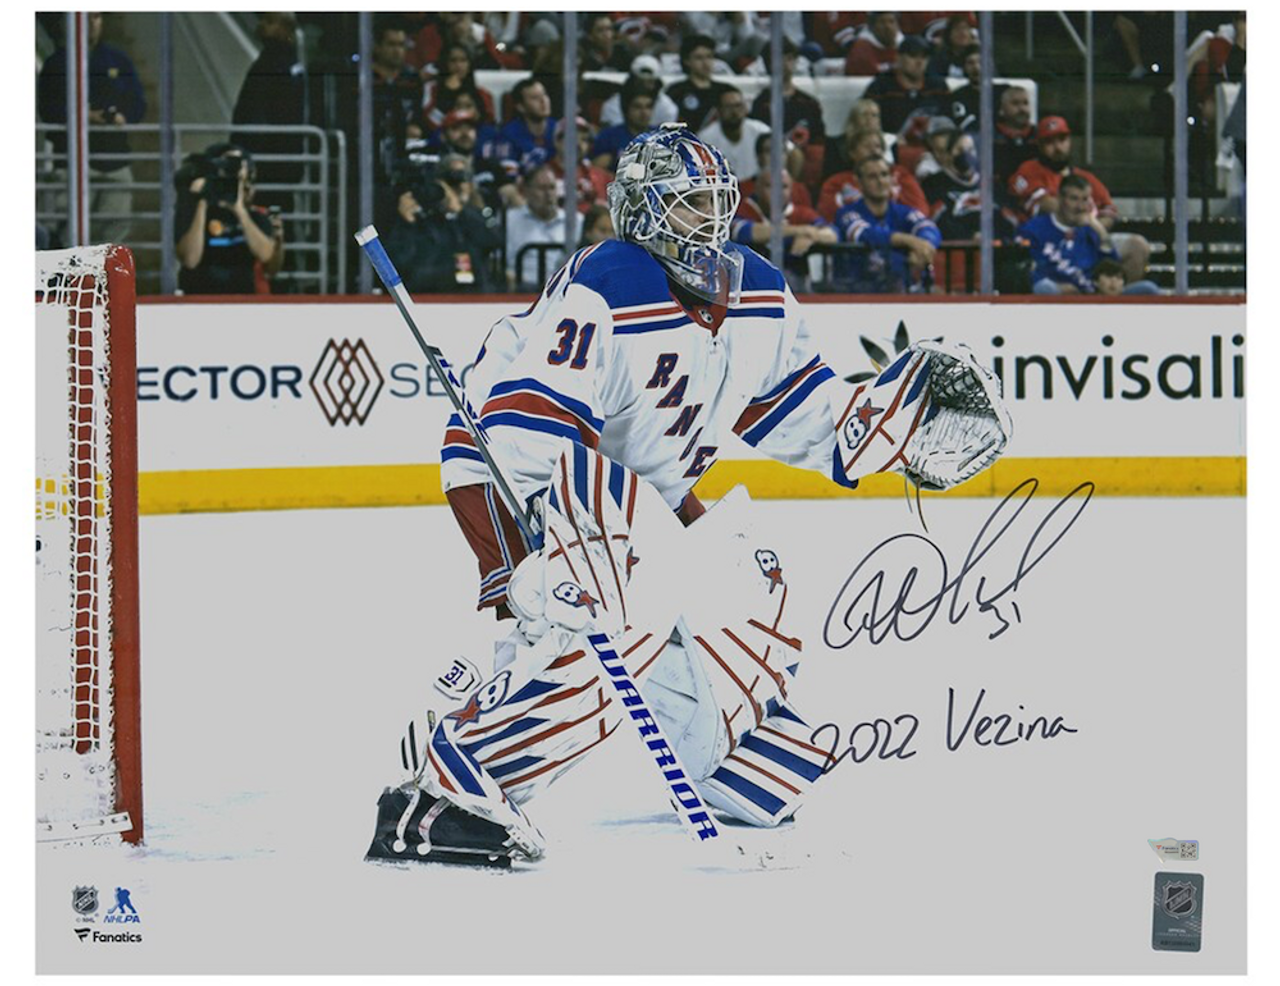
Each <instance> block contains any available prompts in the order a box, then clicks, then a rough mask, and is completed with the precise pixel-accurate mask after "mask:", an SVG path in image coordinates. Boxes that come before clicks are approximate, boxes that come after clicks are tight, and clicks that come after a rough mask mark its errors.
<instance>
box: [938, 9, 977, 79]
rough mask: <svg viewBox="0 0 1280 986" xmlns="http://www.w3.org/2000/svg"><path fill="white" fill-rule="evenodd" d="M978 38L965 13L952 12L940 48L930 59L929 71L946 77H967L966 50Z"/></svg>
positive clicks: (943, 32)
mask: <svg viewBox="0 0 1280 986" xmlns="http://www.w3.org/2000/svg"><path fill="white" fill-rule="evenodd" d="M976 38H977V33H976V32H975V31H974V30H973V26H972V25H971V24H970V23H969V18H968V16H967V15H965V14H952V15H951V16H950V17H948V18H947V26H946V27H945V28H944V29H943V31H942V37H941V39H940V43H939V46H938V50H937V51H935V52H934V53H933V57H932V58H930V59H929V68H928V71H929V72H931V73H932V74H934V75H940V76H942V77H943V78H944V79H963V78H965V71H964V59H965V52H966V50H967V49H968V48H969V46H970V45H972V44H973V43H974V40H975V39H976Z"/></svg>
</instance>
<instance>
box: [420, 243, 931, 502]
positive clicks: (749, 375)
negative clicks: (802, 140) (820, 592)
mask: <svg viewBox="0 0 1280 986" xmlns="http://www.w3.org/2000/svg"><path fill="white" fill-rule="evenodd" d="M726 249H727V250H740V252H741V253H742V255H743V260H744V272H743V284H742V292H741V296H740V299H739V300H738V301H737V303H736V304H733V305H731V306H729V307H727V308H725V307H722V306H710V305H708V306H705V307H694V308H691V309H690V308H685V307H684V306H682V305H681V304H679V303H678V302H677V301H676V300H675V299H674V298H673V296H672V293H671V289H670V287H669V283H668V279H667V276H666V274H665V272H664V271H663V268H662V267H661V266H660V265H659V264H658V262H657V261H655V260H654V259H653V258H652V257H651V256H650V255H649V254H648V253H647V252H646V251H645V250H644V249H642V248H641V247H638V246H635V245H632V244H628V243H623V242H619V241H614V240H610V241H606V242H604V243H601V244H598V245H596V246H593V247H588V248H586V249H584V250H581V251H579V252H578V253H577V254H575V255H574V256H573V258H572V259H571V260H570V261H569V262H568V263H567V264H566V265H565V266H564V267H563V268H561V270H560V271H559V272H558V273H557V274H556V275H555V276H554V277H552V278H551V279H550V281H549V282H548V284H547V286H546V288H545V290H544V291H543V293H542V295H541V296H540V297H539V298H538V300H537V302H536V303H535V304H534V305H533V307H532V308H530V309H529V310H528V311H526V312H524V313H523V314H520V315H514V316H510V317H507V318H504V319H502V320H501V321H499V322H498V323H497V324H496V325H494V327H493V328H492V329H491V330H490V332H489V334H488V337H487V338H486V339H485V343H484V346H483V347H482V349H481V350H480V353H479V356H478V357H477V360H476V362H475V364H474V366H473V367H472V368H471V370H470V372H469V374H468V377H467V383H466V389H467V396H468V398H469V400H470V402H471V404H472V406H473V407H475V408H477V409H478V411H479V413H480V424H481V426H482V428H483V429H484V432H485V434H486V436H487V437H488V439H489V441H490V443H491V446H492V450H493V453H494V456H495V459H496V460H497V461H498V462H499V463H501V464H502V468H503V469H504V471H506V472H507V478H508V479H509V480H510V481H511V482H512V483H513V485H514V487H515V490H516V492H517V494H518V495H519V496H520V497H521V498H522V499H527V498H528V497H530V496H532V495H534V494H535V493H537V492H538V491H540V490H541V489H543V488H545V487H546V485H547V482H548V480H549V479H550V476H551V470H552V468H553V466H554V464H555V462H556V461H557V459H558V458H559V456H560V454H561V453H562V452H563V451H565V450H566V447H567V445H568V444H571V443H573V442H581V443H582V444H584V445H586V446H588V447H589V448H593V449H598V450H599V451H600V452H601V453H602V454H604V455H606V456H608V457H609V458H610V459H612V460H614V461H616V462H619V463H621V464H622V465H624V466H626V467H627V468H629V469H631V470H633V471H634V472H636V473H637V474H638V475H639V476H640V477H641V478H642V479H644V480H646V481H648V482H649V483H651V484H652V485H653V486H654V487H655V488H656V489H657V490H658V492H659V493H661V495H662V497H663V499H664V500H665V501H666V502H667V504H668V505H669V506H670V507H671V508H672V509H678V508H679V507H680V505H681V504H682V502H683V501H684V499H685V497H686V496H687V494H688V493H689V491H690V490H691V489H692V488H693V486H694V484H695V483H696V482H697V481H698V479H699V478H700V477H701V476H702V475H703V474H704V473H706V471H707V470H708V469H710V468H711V466H712V465H714V464H715V462H716V460H717V459H718V458H719V457H720V456H721V455H723V454H724V450H725V446H726V442H727V441H731V439H729V438H728V436H729V433H730V431H733V432H735V433H736V434H738V435H739V436H740V437H741V438H742V439H743V440H744V441H745V442H747V444H749V445H752V446H754V447H756V448H758V449H759V450H760V451H761V452H763V453H765V454H767V455H769V456H771V457H773V458H776V459H779V460H781V461H783V462H786V463H788V464H790V465H794V466H800V467H803V468H807V469H814V470H818V471H820V472H822V473H824V474H825V475H828V476H830V477H831V478H832V479H833V480H834V481H835V482H837V483H841V484H843V485H846V486H853V485H855V484H856V480H853V479H851V478H849V476H850V472H851V471H848V470H846V469H845V468H844V466H843V464H842V457H841V454H840V453H839V451H838V449H837V444H838V443H837V429H838V426H839V425H840V424H841V423H842V422H841V417H842V415H843V414H844V412H845V409H846V407H847V406H848V404H849V402H850V399H851V397H852V394H853V393H854V388H853V387H851V386H850V385H848V384H845V383H843V382H842V381H840V380H838V379H835V375H834V374H833V373H832V371H831V370H830V369H829V368H828V367H827V366H826V364H825V363H823V361H822V358H821V357H820V356H819V355H818V353H817V352H816V351H814V348H813V345H812V341H811V340H810V338H809V333H808V330H807V329H806V327H805V324H804V319H803V317H802V315H801V314H800V310H799V306H798V304H797V302H796V300H795V298H794V296H793V295H792V294H791V292H790V290H789V289H788V288H787V286H786V284H785V282H784V280H783V277H782V275H781V274H780V273H779V272H778V270H777V269H776V268H774V267H773V266H772V265H771V264H769V263H768V262H766V261H765V260H763V259H762V258H760V257H759V256H757V255H756V254H755V253H753V252H751V251H750V250H743V249H741V248H739V247H737V246H736V245H734V244H728V245H727V246H726ZM919 382H920V384H921V386H922V385H923V383H924V380H923V376H921V378H920V381H919ZM919 393H920V387H917V388H916V391H915V393H914V394H910V395H909V396H910V399H911V401H912V402H914V401H915V400H916V398H917V397H918V396H919ZM846 416H847V415H846ZM441 459H442V462H443V469H442V479H443V484H444V488H445V490H446V491H447V490H452V489H455V488H458V487H463V486H468V485H472V484H476V483H486V482H489V481H490V476H489V473H488V469H487V468H486V467H485V465H484V463H483V461H482V460H481V458H480V455H479V453H478V452H477V451H476V449H475V446H474V443H473V442H472V440H471V438H470V436H469V435H468V433H467V432H466V430H465V429H464V428H463V427H462V423H461V421H460V420H458V419H457V417H456V416H455V417H454V418H452V419H451V420H450V422H449V425H448V428H447V430H446V434H445V440H444V447H443V451H442V456H441ZM881 464H882V463H877V466H878V465H881ZM861 471H865V470H861Z"/></svg>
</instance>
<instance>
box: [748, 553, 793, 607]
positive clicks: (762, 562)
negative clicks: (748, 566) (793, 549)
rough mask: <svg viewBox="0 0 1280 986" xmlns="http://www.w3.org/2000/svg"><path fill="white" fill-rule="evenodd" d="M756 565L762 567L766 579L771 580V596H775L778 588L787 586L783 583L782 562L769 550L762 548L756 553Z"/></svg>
mask: <svg viewBox="0 0 1280 986" xmlns="http://www.w3.org/2000/svg"><path fill="white" fill-rule="evenodd" d="M756 564H757V565H759V566H760V571H761V572H763V573H764V577H765V578H767V579H768V580H769V595H771V596H772V595H773V590H774V589H776V588H777V587H778V586H785V585H786V584H787V583H785V582H783V581H782V562H780V561H778V556H777V555H775V554H774V553H773V552H772V551H769V550H768V549H767V548H761V549H760V550H759V551H757V552H756Z"/></svg>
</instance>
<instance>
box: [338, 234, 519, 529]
mask: <svg viewBox="0 0 1280 986" xmlns="http://www.w3.org/2000/svg"><path fill="white" fill-rule="evenodd" d="M356 242H357V243H359V244H360V249H362V250H363V251H364V255H365V256H366V257H368V258H369V263H371V264H372V265H373V269H374V270H375V271H376V272H377V274H378V279H379V280H381V281H382V284H383V286H384V287H385V288H386V289H387V293H388V294H390V295H391V299H392V300H393V301H394V302H395V303H396V307H397V308H399V309H400V314H401V316H403V317H404V321H405V324H406V325H408V326H409V331H410V332H412V333H413V338H414V339H416V340H417V342H418V346H419V348H420V349H421V350H422V354H423V355H424V356H426V358H427V362H428V363H429V364H430V365H431V369H432V370H434V371H435V374H436V376H437V377H439V378H440V381H441V383H442V384H443V385H444V391H445V394H446V395H448V397H449V401H450V403H452V404H453V407H454V410H455V411H457V412H458V417H459V418H461V419H462V425H463V427H464V428H466V429H467V434H469V435H470V436H471V440H472V441H473V442H475V443H476V451H478V452H479V453H480V457H481V458H482V459H483V460H484V464H485V465H486V466H488V467H489V472H490V473H491V474H492V475H493V481H494V484H495V485H496V486H497V487H498V495H499V496H501V497H502V502H503V504H504V505H505V506H506V508H507V510H508V511H510V513H511V516H512V517H514V518H515V521H516V524H517V525H519V527H520V533H521V534H523V535H524V539H525V542H526V543H527V544H530V545H533V544H537V542H538V538H537V534H536V533H535V531H534V523H533V519H532V518H531V517H530V516H529V513H528V512H527V511H526V510H525V508H524V507H523V506H521V504H520V501H519V500H517V499H516V495H515V492H514V491H513V490H512V489H511V487H510V486H509V485H508V484H507V480H506V477H505V476H503V475H502V472H501V471H500V470H499V469H498V465H497V463H496V462H494V461H493V454H492V453H491V452H490V451H489V442H488V440H487V439H486V438H485V437H484V431H483V429H482V427H481V425H480V416H479V415H477V414H476V413H475V411H474V410H473V409H472V407H471V404H470V403H469V402H468V401H467V399H466V397H464V396H463V392H462V384H460V383H459V382H458V380H457V378H456V377H455V376H454V375H453V369H452V367H450V366H449V361H448V360H447V359H445V356H444V353H443V352H441V351H440V350H439V349H438V348H437V347H435V346H432V345H430V344H429V343H428V342H427V340H426V339H424V338H423V336H422V332H421V331H419V329H418V323H417V322H415V321H414V319H413V314H412V312H410V311H409V302H410V300H411V299H410V298H409V292H408V291H407V290H405V286H404V281H403V280H402V279H401V277H400V272H399V271H397V270H396V266H395V264H393V263H392V262H391V258H390V257H388V256H387V251H386V249H385V248H384V247H383V245H382V240H380V239H379V238H378V230H377V229H376V228H375V227H373V226H366V227H365V228H364V229H362V230H360V232H358V233H356Z"/></svg>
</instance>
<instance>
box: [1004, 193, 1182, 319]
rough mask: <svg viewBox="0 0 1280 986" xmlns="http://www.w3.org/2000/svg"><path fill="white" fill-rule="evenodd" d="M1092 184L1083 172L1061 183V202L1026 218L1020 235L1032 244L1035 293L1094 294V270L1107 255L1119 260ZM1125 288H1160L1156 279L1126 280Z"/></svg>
mask: <svg viewBox="0 0 1280 986" xmlns="http://www.w3.org/2000/svg"><path fill="white" fill-rule="evenodd" d="M1097 213H1098V210H1097V207H1096V206H1095V205H1094V202H1093V189H1092V187H1091V186H1090V184H1089V182H1088V181H1087V180H1085V179H1084V178H1083V177H1081V176H1080V175H1067V176H1066V177H1065V178H1063V179H1062V183H1061V185H1059V186H1058V203H1057V208H1056V209H1054V210H1053V211H1052V212H1049V211H1047V210H1044V209H1042V210H1041V211H1040V212H1039V213H1037V214H1036V215H1035V217H1033V218H1032V219H1030V220H1028V221H1027V222H1025V223H1023V224H1022V226H1021V228H1019V230H1018V235H1019V236H1020V237H1022V238H1023V239H1025V240H1026V241H1027V243H1028V245H1029V246H1030V249H1031V260H1032V263H1033V265H1034V266H1033V267H1032V270H1031V290H1032V291H1033V292H1034V293H1035V294H1094V293H1095V292H1096V291H1097V285H1096V284H1095V282H1094V270H1095V269H1096V268H1097V266H1098V264H1099V263H1101V262H1102V261H1104V260H1111V261H1118V260H1119V255H1118V253H1117V252H1116V247H1115V244H1114V243H1113V242H1112V240H1111V232H1110V230H1108V229H1107V227H1106V226H1104V225H1103V224H1102V223H1101V222H1100V221H1099V219H1098V214H1097ZM1122 293H1124V294H1158V293H1159V288H1157V287H1156V285H1155V284H1153V283H1152V282H1151V281H1147V280H1141V281H1134V282H1133V283H1131V284H1127V285H1125V287H1124V289H1123V292H1122Z"/></svg>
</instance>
